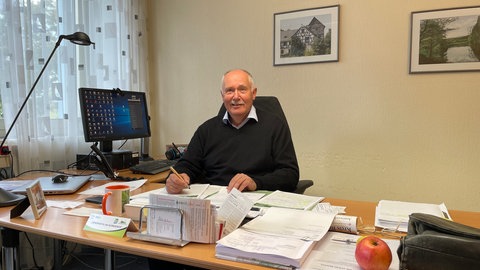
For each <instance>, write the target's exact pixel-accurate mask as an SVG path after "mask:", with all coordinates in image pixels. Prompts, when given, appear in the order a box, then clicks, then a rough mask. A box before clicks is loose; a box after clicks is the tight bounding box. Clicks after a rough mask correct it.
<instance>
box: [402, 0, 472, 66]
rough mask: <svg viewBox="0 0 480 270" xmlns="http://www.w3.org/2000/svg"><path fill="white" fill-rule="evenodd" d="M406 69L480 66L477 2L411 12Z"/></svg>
mask: <svg viewBox="0 0 480 270" xmlns="http://www.w3.org/2000/svg"><path fill="white" fill-rule="evenodd" d="M410 32H411V36H410V67H409V72H410V74H412V73H423V72H455V71H479V70H480V60H479V59H480V6H473V7H461V8H448V9H437V10H427V11H416V12H412V14H411V31H410Z"/></svg>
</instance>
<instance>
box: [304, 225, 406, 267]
mask: <svg viewBox="0 0 480 270" xmlns="http://www.w3.org/2000/svg"><path fill="white" fill-rule="evenodd" d="M359 237H360V236H357V235H350V234H344V233H338V232H328V233H327V234H326V235H325V237H324V238H323V239H322V240H321V241H320V242H318V243H317V244H316V245H315V248H314V249H313V250H312V251H311V252H310V255H309V256H308V257H307V260H306V261H305V263H304V264H303V265H302V267H301V268H300V270H324V269H340V270H361V268H360V266H359V265H358V263H357V261H356V260H355V248H356V243H357V239H358V238H359ZM383 240H384V241H385V242H386V243H387V244H388V246H389V247H390V250H391V251H392V263H391V264H390V268H389V270H394V269H398V268H399V264H400V262H399V259H398V256H397V254H396V251H397V249H398V246H399V245H400V241H399V240H391V239H383Z"/></svg>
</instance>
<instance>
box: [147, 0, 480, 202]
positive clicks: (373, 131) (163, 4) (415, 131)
mask: <svg viewBox="0 0 480 270" xmlns="http://www.w3.org/2000/svg"><path fill="white" fill-rule="evenodd" d="M148 3H149V14H148V15H149V18H148V34H149V40H150V46H149V59H150V63H149V65H150V66H149V68H150V74H149V76H150V80H151V81H150V84H149V85H150V91H151V94H150V102H151V105H150V110H151V116H152V124H153V125H152V126H153V131H152V132H153V134H154V135H153V136H152V139H151V154H152V155H154V156H159V155H161V154H162V153H163V151H164V145H165V144H168V143H171V142H172V141H174V142H176V143H185V142H188V141H189V140H190V138H191V136H192V134H193V132H194V131H195V129H196V127H197V126H198V125H200V124H201V123H202V122H203V121H204V120H206V119H207V118H210V117H211V116H213V115H215V114H216V112H217V110H218V108H219V106H220V102H221V99H220V93H219V91H220V78H221V75H222V74H223V72H224V71H226V70H228V69H231V68H235V67H241V68H245V69H247V70H249V71H251V73H252V74H253V75H254V77H255V79H256V83H257V86H258V93H259V95H276V96H278V97H279V99H280V101H281V102H282V105H283V107H284V110H285V112H286V115H287V118H288V120H289V123H290V128H291V131H292V136H293V140H294V143H295V148H296V151H297V156H298V160H299V166H300V174H301V178H304V179H314V181H315V185H314V187H312V188H310V189H309V190H308V193H309V194H315V195H321V196H327V197H337V198H347V199H355V200H368V201H377V200H380V199H391V200H406V201H417V202H429V203H441V202H445V203H446V205H447V207H449V208H450V209H463V210H473V211H479V206H478V205H479V201H480V196H479V195H480V119H479V118H480V105H479V103H480V87H479V82H480V75H479V73H478V72H457V73H430V74H416V75H410V74H408V65H409V64H408V63H409V62H408V59H409V39H410V38H409V35H410V14H411V12H412V11H421V10H431V9H440V8H449V7H465V6H473V5H478V4H479V3H478V0H459V1H450V0H424V1H412V0H408V1H393V0H365V1H357V0H344V1H342V0H339V1H306V0H301V1H291V0H262V1H258V0H247V1H233V0H230V1H226V0H202V1H197V0H176V1H171V0H160V1H159V0H154V1H149V2H148ZM336 4H339V5H340V35H339V38H340V41H339V44H340V48H339V52H340V61H339V62H334V63H314V64H305V65H289V66H273V64H272V56H273V41H272V40H273V14H274V13H277V12H284V11H292V10H298V9H305V8H314V7H324V6H330V5H336Z"/></svg>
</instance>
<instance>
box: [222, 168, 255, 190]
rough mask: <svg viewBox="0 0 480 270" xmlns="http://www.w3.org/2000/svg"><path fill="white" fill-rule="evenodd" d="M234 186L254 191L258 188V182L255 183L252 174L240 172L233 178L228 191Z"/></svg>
mask: <svg viewBox="0 0 480 270" xmlns="http://www.w3.org/2000/svg"><path fill="white" fill-rule="evenodd" d="M233 188H236V189H238V190H239V191H243V190H247V191H254V190H257V183H255V181H253V179H252V178H251V177H250V176H248V175H246V174H243V173H238V174H236V175H235V176H234V177H233V178H232V180H230V183H229V184H228V187H227V191H228V192H230V190H232V189H233Z"/></svg>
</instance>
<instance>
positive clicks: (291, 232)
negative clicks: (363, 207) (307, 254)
mask: <svg viewBox="0 0 480 270" xmlns="http://www.w3.org/2000/svg"><path fill="white" fill-rule="evenodd" d="M335 215H336V214H334V213H329V214H319V213H315V212H312V211H304V210H297V209H288V208H277V207H272V208H269V209H268V210H267V212H266V213H265V214H264V215H263V216H259V217H256V218H255V219H253V220H252V221H250V222H248V223H247V224H245V225H243V226H242V228H243V229H245V230H248V231H252V232H257V233H262V234H269V235H277V236H282V237H290V238H297V239H303V240H313V241H318V240H320V239H321V238H322V237H323V236H324V235H325V234H326V233H327V232H328V230H329V228H330V226H331V225H332V221H333V219H334V217H335Z"/></svg>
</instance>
